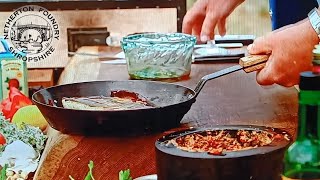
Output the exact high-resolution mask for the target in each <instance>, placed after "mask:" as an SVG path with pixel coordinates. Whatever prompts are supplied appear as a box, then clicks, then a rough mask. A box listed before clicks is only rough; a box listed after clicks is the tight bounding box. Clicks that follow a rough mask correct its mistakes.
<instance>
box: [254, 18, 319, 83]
mask: <svg viewBox="0 0 320 180" xmlns="http://www.w3.org/2000/svg"><path fill="white" fill-rule="evenodd" d="M318 42H319V39H318V36H317V34H316V33H315V31H314V30H313V28H312V26H311V24H310V22H309V21H307V20H305V21H304V22H303V23H301V22H300V23H298V24H295V25H290V26H287V27H284V28H281V29H279V30H276V31H274V32H271V33H269V34H267V35H266V36H263V37H259V38H257V39H256V40H255V41H254V42H253V44H251V45H249V46H248V52H249V53H250V54H270V56H269V60H268V61H267V63H266V66H265V67H264V68H263V69H262V70H261V71H258V72H257V82H258V83H259V84H261V85H272V84H274V83H276V84H279V85H282V86H285V87H291V86H293V85H296V84H298V83H299V78H300V72H303V71H307V70H311V68H312V58H313V56H312V50H313V49H314V45H316V44H317V43H318Z"/></svg>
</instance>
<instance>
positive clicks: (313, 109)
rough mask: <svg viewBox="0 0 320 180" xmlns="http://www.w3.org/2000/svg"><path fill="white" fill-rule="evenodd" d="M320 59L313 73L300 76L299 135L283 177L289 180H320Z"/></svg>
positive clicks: (315, 61)
mask: <svg viewBox="0 0 320 180" xmlns="http://www.w3.org/2000/svg"><path fill="white" fill-rule="evenodd" d="M319 52H320V51H319ZM314 53H315V51H314ZM319 57H320V54H319V55H317V54H314V61H313V65H314V68H313V70H312V71H310V72H303V73H301V74H300V84H299V88H300V92H299V121H298V134H297V139H296V141H295V142H294V143H293V144H292V145H291V146H290V147H289V148H288V149H287V151H286V153H285V157H284V172H283V176H284V177H286V178H289V179H304V180H315V179H320V68H319V66H318V65H319V64H320V63H319V61H318V59H320V58H319Z"/></svg>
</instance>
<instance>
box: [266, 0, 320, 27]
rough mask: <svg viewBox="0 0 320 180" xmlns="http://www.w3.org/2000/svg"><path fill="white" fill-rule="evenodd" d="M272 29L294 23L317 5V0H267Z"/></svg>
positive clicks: (303, 17)
mask: <svg viewBox="0 0 320 180" xmlns="http://www.w3.org/2000/svg"><path fill="white" fill-rule="evenodd" d="M269 3H270V16H271V21H272V29H273V30H275V29H278V28H281V27H282V26H286V25H288V24H293V23H296V22H298V21H300V20H302V19H305V18H306V17H308V13H309V11H311V9H313V8H314V7H318V2H317V0H269Z"/></svg>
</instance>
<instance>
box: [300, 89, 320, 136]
mask: <svg viewBox="0 0 320 180" xmlns="http://www.w3.org/2000/svg"><path fill="white" fill-rule="evenodd" d="M298 123H299V125H298V136H297V140H303V139H317V140H320V91H311V90H301V91H300V93H299V122H298Z"/></svg>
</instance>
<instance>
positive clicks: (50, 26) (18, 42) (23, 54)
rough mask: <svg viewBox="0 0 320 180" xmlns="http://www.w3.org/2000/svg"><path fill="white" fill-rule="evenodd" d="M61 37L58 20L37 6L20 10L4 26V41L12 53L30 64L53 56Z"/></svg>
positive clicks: (24, 7) (29, 6) (28, 6)
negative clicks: (55, 45) (55, 46)
mask: <svg viewBox="0 0 320 180" xmlns="http://www.w3.org/2000/svg"><path fill="white" fill-rule="evenodd" d="M59 35H60V31H59V25H58V23H57V19H56V18H55V17H54V16H53V14H52V13H50V12H49V11H48V10H47V9H45V8H43V7H41V6H36V5H27V6H23V7H20V8H18V9H17V10H15V11H14V12H13V13H12V14H11V15H10V16H9V18H8V19H7V21H6V22H5V25H4V39H6V40H7V42H8V44H9V45H10V47H9V49H10V51H11V53H12V54H14V55H15V57H17V58H20V59H23V60H25V61H28V62H37V61H40V60H43V59H46V58H48V57H49V56H51V55H52V54H53V52H54V50H55V48H54V46H53V45H54V44H55V43H56V42H57V41H59Z"/></svg>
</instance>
